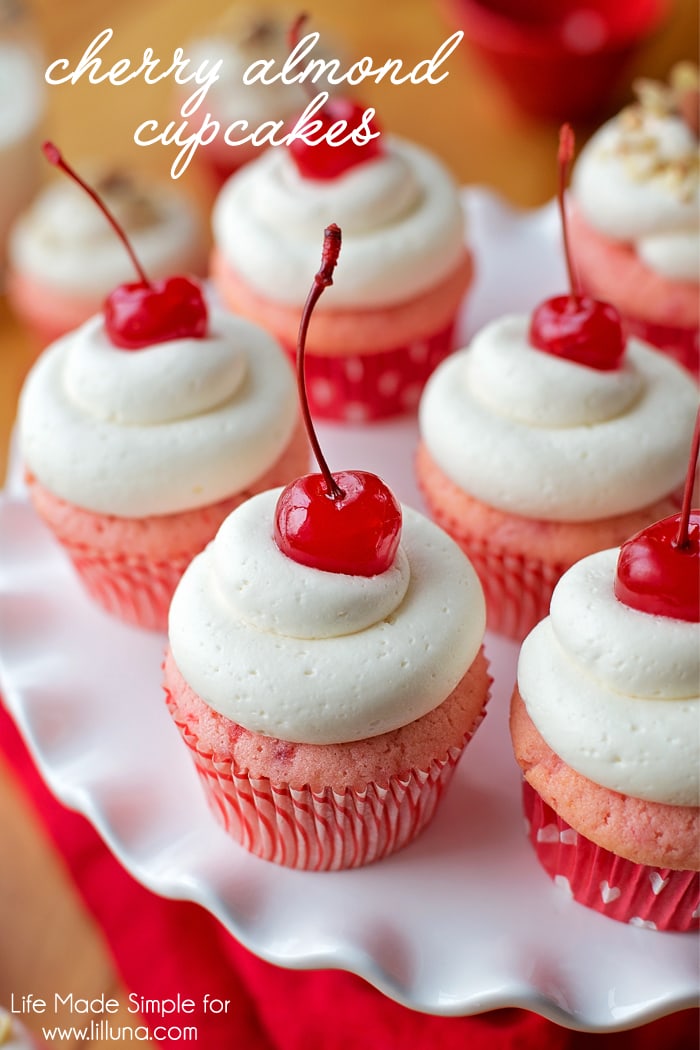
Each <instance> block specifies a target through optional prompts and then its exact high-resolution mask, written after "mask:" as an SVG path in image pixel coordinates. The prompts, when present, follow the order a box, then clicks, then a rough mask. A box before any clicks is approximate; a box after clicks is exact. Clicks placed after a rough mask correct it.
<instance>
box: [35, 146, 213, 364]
mask: <svg viewBox="0 0 700 1050" xmlns="http://www.w3.org/2000/svg"><path fill="white" fill-rule="evenodd" d="M42 149H43V152H44V156H45V157H46V159H47V160H48V161H49V162H50V163H51V164H53V165H54V167H56V168H60V170H61V171H63V172H65V174H66V175H68V176H69V177H70V178H71V179H73V181H74V182H77V184H78V185H79V186H80V187H81V189H83V190H84V191H85V192H86V193H87V194H88V196H89V197H91V198H92V199H93V200H94V201H95V203H96V204H97V206H98V208H99V209H100V211H101V212H102V214H103V215H104V216H105V218H106V219H107V221H108V222H109V224H110V226H111V227H112V229H113V230H114V231H115V233H116V234H117V236H118V237H119V239H120V240H121V242H122V244H123V245H124V247H125V248H126V251H127V252H128V254H129V258H130V259H131V261H132V263H133V264H134V268H135V270H136V272H137V274H138V275H139V278H140V280H138V281H134V282H133V283H131V284H121V285H119V286H118V287H117V288H115V289H114V291H113V292H111V293H110V295H109V296H108V297H107V299H106V301H105V304H104V315H105V329H106V331H107V334H108V335H109V338H110V340H111V341H112V342H113V343H114V345H115V346H118V347H120V348H121V349H123V350H140V349H142V348H143V347H144V346H150V345H152V344H153V343H164V342H169V341H170V340H172V339H202V338H204V336H206V334H207V322H208V314H207V305H206V302H205V301H204V296H203V294H202V290H201V288H200V287H199V284H198V283H197V282H196V281H194V280H192V279H191V278H189V277H184V276H174V277H168V278H164V279H162V280H159V281H150V280H149V279H148V277H147V276H146V274H145V273H144V270H143V267H142V266H141V263H140V262H139V260H138V259H137V257H136V255H135V253H134V250H133V248H132V247H131V244H130V243H129V240H128V238H127V236H126V234H125V232H124V230H123V229H122V228H121V226H120V225H119V223H118V222H117V220H116V219H115V218H114V216H113V215H112V213H111V212H110V210H109V209H108V208H107V206H106V204H105V203H104V201H102V200H101V199H100V197H99V196H98V194H97V193H95V191H94V190H93V189H92V188H91V187H90V186H88V184H87V183H86V182H84V181H83V179H81V178H80V176H79V175H78V174H77V172H75V171H74V170H73V168H71V167H70V165H68V164H67V163H66V161H65V160H64V159H63V157H62V156H61V154H60V152H59V150H58V149H57V148H56V147H55V146H54V145H53V143H52V142H45V143H44V144H43V146H42Z"/></svg>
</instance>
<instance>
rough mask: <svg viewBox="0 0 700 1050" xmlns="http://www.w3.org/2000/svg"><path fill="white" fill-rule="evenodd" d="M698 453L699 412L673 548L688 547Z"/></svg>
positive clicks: (699, 434) (699, 439) (699, 435)
mask: <svg viewBox="0 0 700 1050" xmlns="http://www.w3.org/2000/svg"><path fill="white" fill-rule="evenodd" d="M699 452H700V410H699V411H698V414H697V417H696V419H695V430H694V432H693V441H692V444H691V446H690V461H689V463H688V473H687V474H686V478H685V489H684V491H683V506H682V507H681V520H680V522H679V524H678V532H677V534H676V539H675V543H674V546H675V547H681V548H683V547H687V546H688V545H689V542H690V540H689V537H688V527H689V525H690V504H691V503H692V500H693V486H694V484H695V471H696V469H697V465H698V453H699Z"/></svg>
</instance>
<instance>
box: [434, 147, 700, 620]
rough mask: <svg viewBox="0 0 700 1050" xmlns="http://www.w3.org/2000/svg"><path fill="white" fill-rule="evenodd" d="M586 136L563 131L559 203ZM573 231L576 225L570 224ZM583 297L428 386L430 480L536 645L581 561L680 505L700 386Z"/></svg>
mask: <svg viewBox="0 0 700 1050" xmlns="http://www.w3.org/2000/svg"><path fill="white" fill-rule="evenodd" d="M572 151H573V141H572V138H571V137H570V136H569V134H568V132H567V129H566V128H565V129H563V134H562V147H561V157H560V159H561V163H562V177H561V187H562V188H561V193H560V203H561V206H562V214H563V186H564V181H565V172H566V168H567V167H568V163H569V162H570V158H571V155H572ZM564 229H565V230H566V227H564ZM570 274H571V281H572V292H571V293H570V294H569V295H568V296H567V295H563V296H559V297H555V298H553V299H549V300H546V301H545V302H543V303H542V304H540V305H539V306H538V307H537V308H536V309H535V311H534V312H533V314H532V316H531V317H526V316H522V317H521V316H508V317H503V318H501V319H499V320H497V321H494V322H492V323H491V324H489V325H487V326H486V327H485V328H484V329H482V331H480V332H479V333H478V334H477V335H476V336H475V338H474V339H473V341H472V343H471V345H470V346H469V347H467V348H466V349H465V350H462V351H458V352H457V353H455V354H453V355H452V356H451V357H450V358H449V359H448V360H447V361H445V362H443V364H442V365H440V366H439V368H438V369H437V370H436V372H435V373H434V375H433V376H432V377H431V379H430V380H429V382H428V384H427V386H426V389H425V391H424V394H423V396H422V398H421V403H420V408H419V429H420V443H419V447H418V453H417V459H416V470H417V476H418V482H419V486H420V489H421V491H422V494H423V496H424V499H425V501H426V503H427V506H428V509H429V511H430V514H431V516H432V517H433V518H434V520H435V521H436V522H437V523H438V524H439V525H441V526H442V527H443V528H444V529H445V530H446V531H447V532H448V533H449V534H450V535H451V536H452V537H453V538H454V539H455V540H457V542H458V543H459V544H460V545H461V546H462V548H463V550H464V551H465V553H466V554H467V555H468V557H469V558H470V559H471V561H472V562H473V564H474V567H475V568H476V570H477V572H478V574H479V577H480V579H481V582H482V585H483V587H484V590H485V593H486V603H487V610H488V624H489V628H490V629H491V630H493V631H496V632H498V633H501V634H505V635H508V636H509V637H511V638H514V639H516V640H522V638H524V637H525V635H526V634H527V633H528V631H529V630H531V628H532V627H534V625H535V624H536V623H538V622H539V620H541V619H542V618H543V617H544V616H546V614H547V611H548V609H549V601H550V598H551V595H552V589H553V587H554V585H555V583H556V581H557V580H558V579H559V577H560V576H561V575H562V573H563V572H564V571H565V570H566V569H567V568H569V567H570V566H571V565H573V564H574V562H576V561H578V560H579V559H580V558H582V557H584V556H585V555H587V554H590V553H592V552H594V551H597V550H604V549H606V548H609V547H611V546H617V545H619V544H620V543H622V542H623V541H624V540H625V539H626V538H627V537H628V536H629V535H630V534H632V533H634V532H636V531H638V530H639V529H641V528H643V527H644V526H645V525H648V524H650V523H651V522H652V521H655V520H657V519H658V518H660V517H665V516H666V515H668V514H670V513H672V512H673V511H675V510H677V509H678V507H679V505H680V489H681V487H682V484H683V477H684V474H685V463H686V450H687V448H688V443H689V441H690V436H691V434H692V430H693V420H694V417H695V412H696V409H697V404H698V394H697V388H696V386H695V384H694V383H693V381H692V379H691V378H690V376H688V374H687V373H686V372H684V371H683V369H681V368H680V367H679V366H678V365H677V364H676V363H675V362H673V361H671V360H669V359H668V358H666V357H665V356H664V355H662V354H661V353H659V352H658V351H656V350H654V349H653V348H652V347H650V346H647V345H646V344H645V343H643V342H641V341H640V340H637V339H634V338H627V339H625V337H624V335H623V331H622V327H621V323H620V318H619V315H618V314H617V312H616V311H615V309H614V308H613V307H611V306H610V305H609V304H607V303H604V302H602V301H600V300H594V299H591V298H590V297H588V296H584V295H581V294H580V292H579V291H578V289H577V284H576V281H575V276H574V275H573V273H571V268H570Z"/></svg>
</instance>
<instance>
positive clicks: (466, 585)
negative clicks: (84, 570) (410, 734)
mask: <svg viewBox="0 0 700 1050" xmlns="http://www.w3.org/2000/svg"><path fill="white" fill-rule="evenodd" d="M280 491H281V490H279V489H275V490H270V491H268V492H264V493H261V494H259V495H257V496H254V497H253V498H252V499H251V500H249V501H248V502H247V503H246V504H244V505H243V507H241V508H238V509H237V510H236V511H234V513H233V514H232V515H231V516H230V517H229V519H228V520H227V521H226V522H225V523H224V525H223V526H222V528H221V529H220V530H219V533H218V535H217V537H216V539H215V540H214V541H213V543H211V544H210V545H209V547H207V549H206V550H205V551H204V552H203V553H202V554H200V555H199V556H198V557H196V558H195V559H194V561H193V562H192V564H191V565H190V567H189V568H188V569H187V571H186V573H185V575H184V576H183V578H182V580H181V581H180V584H179V585H178V588H177V590H176V592H175V596H174V598H173V602H172V605H171V608H170V625H169V635H170V645H171V648H172V652H173V656H174V658H175V662H176V663H177V666H178V668H179V669H180V672H181V674H182V675H183V677H184V678H185V680H186V681H187V682H188V683H189V684H190V686H191V687H192V688H193V689H194V690H195V691H196V692H197V693H198V694H199V696H201V697H202V698H203V699H204V700H205V701H206V702H207V703H208V704H209V705H210V706H211V707H213V708H214V709H215V710H216V711H219V712H220V713H221V714H223V715H225V716H226V717H227V718H230V719H232V720H233V721H235V722H237V723H239V724H240V725H243V726H245V727H246V728H247V729H249V730H251V731H253V732H258V733H263V734H265V735H267V736H273V737H279V738H280V739H282V740H288V741H292V742H303V743H310V744H330V743H341V742H344V741H351V740H361V739H364V738H366V737H371V736H378V735H379V734H381V733H386V732H389V731H391V730H393V729H398V728H399V727H400V726H402V725H407V724H408V723H409V722H412V721H414V720H415V719H416V718H420V717H421V716H422V715H424V714H427V712H428V711H431V710H433V708H435V707H437V706H438V704H440V703H442V701H443V700H444V699H445V698H446V697H447V696H448V694H449V693H450V692H451V690H452V689H453V688H454V686H455V685H456V684H457V682H458V681H459V680H460V678H461V677H462V676H463V675H464V673H465V671H466V670H467V668H468V667H469V666H470V664H471V663H472V661H473V660H474V658H475V656H476V654H477V652H478V650H479V647H480V645H481V641H482V638H483V633H484V626H485V606H484V598H483V593H482V590H481V586H480V584H479V582H478V579H477V577H476V574H475V573H474V570H473V568H472V566H471V564H470V563H469V562H468V560H467V559H466V558H465V557H464V555H463V554H462V552H461V551H460V550H459V548H458V547H457V545H456V544H455V543H453V541H452V540H451V539H450V538H449V537H448V536H447V535H446V534H445V533H444V532H442V530H440V529H438V528H437V526H435V525H434V524H432V522H429V521H428V520H427V519H426V518H424V517H423V516H422V515H420V514H418V513H416V512H415V511H413V510H410V509H408V508H403V513H404V520H403V531H402V539H401V547H400V550H401V554H400V556H399V558H398V559H397V562H396V564H395V565H394V566H393V567H392V568H391V569H389V570H388V572H387V573H384V574H381V575H379V576H375V577H370V578H367V577H362V578H359V577H354V576H347V575H344V574H341V573H328V572H323V571H321V570H318V569H310V568H308V567H306V566H301V565H298V564H296V563H295V562H291V561H290V559H288V558H287V557H286V555H284V554H282V552H281V551H280V550H279V549H278V548H277V546H276V544H275V543H274V540H273V539H272V522H273V516H274V509H275V505H276V502H277V498H278V496H279V493H280ZM239 518H242V519H243V520H242V522H240V523H239V522H238V521H237V520H236V521H234V520H233V519H239ZM241 541H243V542H245V543H246V545H248V546H247V549H245V551H241V550H240V548H239V546H238V544H239V543H240V542H241ZM265 606H267V608H265Z"/></svg>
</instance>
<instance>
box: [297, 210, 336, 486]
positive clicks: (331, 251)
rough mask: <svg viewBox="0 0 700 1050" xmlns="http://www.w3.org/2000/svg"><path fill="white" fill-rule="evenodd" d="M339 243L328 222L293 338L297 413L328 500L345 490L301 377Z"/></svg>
mask: <svg viewBox="0 0 700 1050" xmlns="http://www.w3.org/2000/svg"><path fill="white" fill-rule="evenodd" d="M340 244H341V232H340V227H339V226H336V224H335V223H331V225H330V226H327V227H326V229H325V230H324V231H323V249H322V252H321V267H320V269H319V271H318V273H317V274H315V275H314V283H313V284H312V286H311V290H310V291H309V294H308V296H307V297H306V302H305V303H304V309H303V311H302V315H301V321H300V323H299V336H298V338H297V387H298V390H299V401H300V402H301V414H302V417H303V420H304V426H305V427H306V433H307V434H308V437H309V442H310V444H311V448H312V450H313V454H314V456H315V457H316V462H317V463H318V465H319V468H320V470H321V473H322V474H323V477H324V480H325V482H326V486H327V488H328V495H329V496H330V498H331V499H342V498H343V496H344V495H345V493H344V492H343V490H342V489H341V487H340V485H339V484H338V482H337V481H336V480H335V478H334V477H333V475H332V474H331V472H330V468H329V466H328V464H327V462H326V459H325V456H324V455H323V453H322V452H321V446H320V445H319V442H318V437H317V436H316V431H315V430H314V424H313V420H312V419H311V411H310V409H309V399H308V397H307V396H306V382H305V379H304V358H305V353H306V333H307V330H308V327H309V320H310V318H311V314H312V312H313V309H314V306H315V305H316V303H317V302H318V300H319V299H320V297H321V294H322V293H323V290H324V288H327V287H328V286H329V284H333V271H334V269H335V266H336V263H337V262H338V256H339V254H340Z"/></svg>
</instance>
